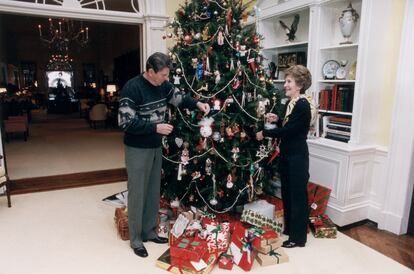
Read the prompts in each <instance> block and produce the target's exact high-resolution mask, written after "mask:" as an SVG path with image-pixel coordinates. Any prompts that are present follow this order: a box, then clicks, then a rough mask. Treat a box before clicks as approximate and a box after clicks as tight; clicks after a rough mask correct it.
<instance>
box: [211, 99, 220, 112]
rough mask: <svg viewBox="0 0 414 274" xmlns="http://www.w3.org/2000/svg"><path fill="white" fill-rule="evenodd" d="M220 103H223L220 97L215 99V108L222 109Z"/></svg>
mask: <svg viewBox="0 0 414 274" xmlns="http://www.w3.org/2000/svg"><path fill="white" fill-rule="evenodd" d="M220 105H221V101H220V100H218V99H216V100H214V106H213V110H220V108H221V106H220Z"/></svg>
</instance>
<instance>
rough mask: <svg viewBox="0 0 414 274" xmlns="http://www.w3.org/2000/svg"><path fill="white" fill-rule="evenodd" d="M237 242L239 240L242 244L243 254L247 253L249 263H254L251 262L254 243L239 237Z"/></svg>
mask: <svg viewBox="0 0 414 274" xmlns="http://www.w3.org/2000/svg"><path fill="white" fill-rule="evenodd" d="M237 240H239V241H240V242H241V243H242V247H241V250H242V252H247V262H248V263H249V264H251V263H252V261H251V252H252V242H251V241H248V240H247V239H241V238H240V237H238V236H237ZM252 240H253V239H252Z"/></svg>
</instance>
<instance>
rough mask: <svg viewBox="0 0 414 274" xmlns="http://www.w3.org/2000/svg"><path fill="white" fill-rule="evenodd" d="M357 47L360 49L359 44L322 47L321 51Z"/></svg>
mask: <svg viewBox="0 0 414 274" xmlns="http://www.w3.org/2000/svg"><path fill="white" fill-rule="evenodd" d="M357 47H358V44H347V45H334V46H327V47H322V48H320V50H338V49H346V48H357Z"/></svg>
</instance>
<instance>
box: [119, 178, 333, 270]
mask: <svg viewBox="0 0 414 274" xmlns="http://www.w3.org/2000/svg"><path fill="white" fill-rule="evenodd" d="M329 195H330V190H329V189H327V188H325V187H323V186H320V185H317V184H314V183H309V186H308V196H309V205H310V217H309V218H310V227H311V229H312V232H313V234H314V236H315V237H317V238H336V226H335V225H334V224H333V223H332V221H331V220H330V219H329V218H328V217H327V216H326V215H325V214H324V213H325V209H326V206H327V204H328V199H329ZM166 204H167V203H162V205H166ZM118 215H119V214H118ZM159 220H160V222H159V226H158V234H159V235H160V236H163V237H168V239H169V248H168V249H167V250H166V251H165V252H164V254H162V255H161V256H160V257H159V258H158V260H157V262H156V265H157V266H158V267H160V268H162V269H165V270H167V271H169V272H172V273H177V274H189V273H199V274H207V273H210V272H211V270H212V269H213V268H214V267H215V266H216V265H218V267H219V268H221V269H227V270H232V268H233V267H234V266H235V265H236V266H237V267H240V268H242V269H243V270H245V271H250V270H251V268H252V266H253V263H254V261H255V260H257V262H258V263H259V264H260V266H269V265H276V264H281V263H285V262H288V261H289V257H288V255H287V254H286V253H285V251H284V250H283V248H282V243H283V240H282V239H281V238H280V235H281V232H282V231H283V205H282V200H281V199H280V198H277V197H274V196H272V195H263V196H261V197H260V199H259V200H257V201H254V202H252V203H249V204H246V205H245V206H244V210H243V212H242V214H241V216H240V214H238V215H237V214H233V213H232V214H230V213H211V212H203V211H201V210H199V209H196V208H190V209H188V210H184V209H181V208H178V209H177V208H174V209H170V208H162V209H161V210H160V218H159ZM118 227H119V226H118ZM123 239H124V238H123Z"/></svg>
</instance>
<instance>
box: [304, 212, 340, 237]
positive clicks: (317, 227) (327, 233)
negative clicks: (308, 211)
mask: <svg viewBox="0 0 414 274" xmlns="http://www.w3.org/2000/svg"><path fill="white" fill-rule="evenodd" d="M310 220H311V226H312V228H313V229H312V231H313V235H314V236H315V238H330V239H335V238H336V235H337V227H336V225H335V224H334V223H333V222H332V220H331V219H329V217H328V216H326V215H320V216H318V217H314V218H311V219H310Z"/></svg>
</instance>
